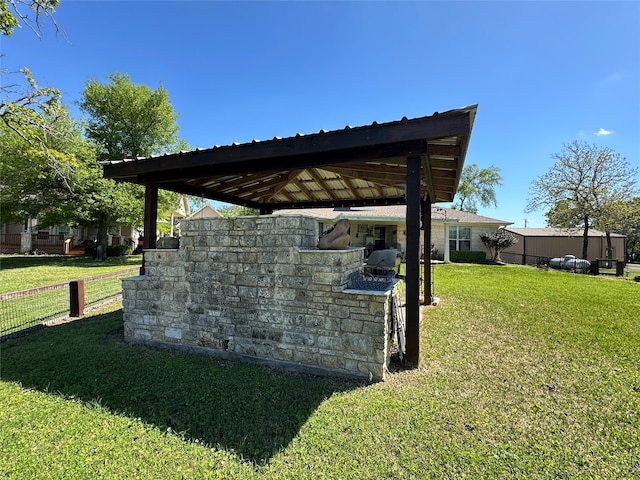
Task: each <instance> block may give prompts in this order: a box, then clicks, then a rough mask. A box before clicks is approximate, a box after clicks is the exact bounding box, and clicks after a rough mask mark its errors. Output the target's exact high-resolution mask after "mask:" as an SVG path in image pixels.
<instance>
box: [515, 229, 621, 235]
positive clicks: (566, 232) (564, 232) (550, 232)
mask: <svg viewBox="0 0 640 480" xmlns="http://www.w3.org/2000/svg"><path fill="white" fill-rule="evenodd" d="M507 230H508V231H510V232H512V233H515V234H517V235H521V236H523V237H582V236H583V235H584V231H583V229H582V228H551V227H547V228H507ZM588 235H589V237H604V236H605V235H606V233H605V232H601V231H599V230H594V229H593V228H590V229H589V233H588ZM611 236H612V237H624V235H620V234H617V233H612V234H611Z"/></svg>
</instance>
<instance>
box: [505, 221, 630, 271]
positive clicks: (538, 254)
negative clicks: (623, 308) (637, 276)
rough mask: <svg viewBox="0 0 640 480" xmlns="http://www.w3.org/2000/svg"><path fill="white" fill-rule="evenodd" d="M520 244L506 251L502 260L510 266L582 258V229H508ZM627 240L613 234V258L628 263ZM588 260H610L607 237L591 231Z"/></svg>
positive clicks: (597, 231)
mask: <svg viewBox="0 0 640 480" xmlns="http://www.w3.org/2000/svg"><path fill="white" fill-rule="evenodd" d="M507 231H508V232H510V233H512V234H513V235H514V236H515V237H516V238H517V239H518V242H517V243H516V244H515V245H512V246H510V247H509V248H506V249H504V250H503V251H502V253H501V254H500V256H501V257H502V260H504V261H505V262H508V263H518V264H522V265H535V264H537V263H538V262H539V260H541V259H547V258H554V257H563V256H564V255H574V256H575V257H576V258H582V242H583V233H584V232H583V230H582V228H507ZM625 242H626V237H625V236H624V235H619V234H616V233H612V234H611V245H612V247H613V257H612V258H614V259H616V260H619V261H622V262H623V261H624V257H625V250H626V249H625ZM587 256H588V258H587V260H595V259H599V258H607V239H606V234H605V233H604V232H601V231H599V230H594V229H589V246H588V254H587Z"/></svg>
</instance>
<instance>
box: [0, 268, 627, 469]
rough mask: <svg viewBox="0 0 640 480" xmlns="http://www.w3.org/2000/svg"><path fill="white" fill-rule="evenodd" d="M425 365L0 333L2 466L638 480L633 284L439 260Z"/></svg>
mask: <svg viewBox="0 0 640 480" xmlns="http://www.w3.org/2000/svg"><path fill="white" fill-rule="evenodd" d="M435 291H436V295H437V296H439V297H440V298H441V303H440V305H439V306H438V307H430V308H426V309H425V310H424V315H423V320H422V324H421V367H420V368H419V369H417V370H412V371H405V372H399V373H394V374H392V375H390V377H389V379H388V380H387V381H385V382H382V383H378V384H371V385H369V384H362V383H357V382H349V381H345V380H340V379H334V378H317V377H310V376H304V375H296V374H290V373H285V372H281V371H278V370H273V369H270V368H266V367H260V366H255V365H248V364H242V363H233V362H223V361H218V360H214V359H211V358H206V357H198V356H190V355H186V354H178V353H173V352H170V351H164V350H156V349H151V348H147V347H142V346H132V345H127V344H125V343H123V341H122V312H121V310H119V309H118V308H119V307H118V306H116V307H114V308H113V309H112V311H103V312H101V313H100V314H97V315H94V316H93V317H89V318H86V319H83V320H80V321H77V322H74V323H70V324H66V325H61V326H57V327H53V328H48V329H45V330H41V331H39V332H36V333H34V334H32V335H29V336H27V337H24V338H21V339H16V340H10V341H8V342H5V343H3V344H2V345H0V349H1V351H0V355H1V357H0V359H1V364H0V367H1V371H0V376H1V380H2V382H1V383H0V405H1V408H0V476H2V477H5V478H56V479H57V478H91V479H93V478H127V479H128V478H149V479H151V478H153V479H157V478H189V479H191V478H225V479H227V478H238V479H240V478H242V479H245V478H265V479H266V478H292V479H293V478H295V479H298V478H305V479H307V478H340V479H368V478H370V479H379V478H394V479H403V478H407V479H408V478H473V479H476V478H638V474H639V472H640V284H638V283H635V282H632V281H628V280H623V279H614V278H610V277H609V278H604V277H591V276H586V275H576V274H571V273H565V272H557V271H545V270H537V269H535V268H532V267H522V266H511V265H510V266H490V265H466V264H448V265H438V266H436V270H435Z"/></svg>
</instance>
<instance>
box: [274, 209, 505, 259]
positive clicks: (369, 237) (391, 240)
mask: <svg viewBox="0 0 640 480" xmlns="http://www.w3.org/2000/svg"><path fill="white" fill-rule="evenodd" d="M406 210H407V207H406V206H405V205H389V206H373V207H351V208H307V209H302V210H300V209H286V210H277V211H275V212H274V214H276V215H307V216H311V217H314V218H316V219H317V220H318V223H319V227H320V228H319V232H320V233H321V234H322V232H325V231H327V230H329V228H331V227H332V226H333V224H334V223H335V222H337V221H338V220H342V219H346V220H349V223H350V224H351V246H352V247H365V248H366V249H367V253H370V252H371V251H372V250H379V249H383V248H393V249H396V250H398V251H399V252H400V254H401V255H402V256H403V257H404V254H405V252H406V242H407V238H406V230H407V228H406ZM510 224H511V222H506V221H504V220H497V219H495V218H489V217H484V216H481V215H475V214H473V213H469V212H462V211H460V210H454V209H451V208H443V207H439V206H437V205H434V206H432V207H431V242H432V244H433V251H434V257H436V258H438V257H439V258H442V259H444V260H445V261H446V262H448V261H449V252H450V251H482V252H486V248H485V247H484V245H483V244H482V241H481V240H480V234H481V233H485V232H491V231H494V230H496V229H498V228H500V227H505V226H507V225H510ZM420 251H421V252H424V249H423V246H421V250H420ZM487 254H488V252H487Z"/></svg>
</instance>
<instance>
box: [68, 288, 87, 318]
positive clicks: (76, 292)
mask: <svg viewBox="0 0 640 480" xmlns="http://www.w3.org/2000/svg"><path fill="white" fill-rule="evenodd" d="M83 314H84V281H83V280H75V281H73V282H69V316H70V317H81V316H82V315H83Z"/></svg>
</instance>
